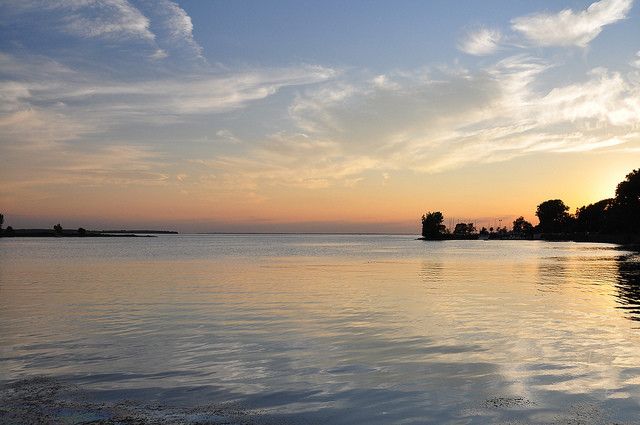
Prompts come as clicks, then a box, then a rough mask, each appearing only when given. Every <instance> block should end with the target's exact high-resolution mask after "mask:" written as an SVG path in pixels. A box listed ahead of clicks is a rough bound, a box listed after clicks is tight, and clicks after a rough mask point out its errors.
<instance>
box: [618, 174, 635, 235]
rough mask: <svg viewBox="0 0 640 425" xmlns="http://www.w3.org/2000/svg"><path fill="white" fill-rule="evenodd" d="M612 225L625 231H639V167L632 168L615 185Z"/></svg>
mask: <svg viewBox="0 0 640 425" xmlns="http://www.w3.org/2000/svg"><path fill="white" fill-rule="evenodd" d="M611 218H612V227H614V228H615V229H616V230H618V231H622V232H625V233H639V232H640V168H639V169H637V170H633V171H632V172H630V173H629V174H627V176H626V177H625V180H623V181H622V182H620V183H619V184H618V187H616V197H615V199H614V205H613V207H612V217H611Z"/></svg>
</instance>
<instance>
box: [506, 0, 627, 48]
mask: <svg viewBox="0 0 640 425" xmlns="http://www.w3.org/2000/svg"><path fill="white" fill-rule="evenodd" d="M632 5H633V0H600V1H597V2H595V3H592V4H591V5H590V6H589V7H588V8H587V9H586V10H582V11H579V12H575V11H573V10H571V9H565V10H562V11H561V12H558V13H540V14H535V15H531V16H524V17H519V18H515V19H513V20H512V21H511V23H512V28H513V29H514V30H515V31H518V32H520V33H522V34H523V35H524V36H525V37H526V38H527V39H529V40H530V41H531V42H532V43H534V44H536V45H539V46H579V47H586V46H587V45H588V44H589V43H590V42H591V40H593V39H594V38H596V37H597V36H598V35H599V34H600V32H602V29H603V27H604V26H605V25H610V24H613V23H614V22H617V21H619V20H621V19H624V18H626V16H627V13H629V11H630V10H631V6H632Z"/></svg>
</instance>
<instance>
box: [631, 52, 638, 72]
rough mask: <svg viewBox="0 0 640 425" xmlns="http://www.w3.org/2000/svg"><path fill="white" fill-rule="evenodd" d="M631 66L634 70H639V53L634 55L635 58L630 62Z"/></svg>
mask: <svg viewBox="0 0 640 425" xmlns="http://www.w3.org/2000/svg"><path fill="white" fill-rule="evenodd" d="M631 65H632V66H635V67H636V68H640V52H638V53H636V57H635V59H634V60H633V62H631Z"/></svg>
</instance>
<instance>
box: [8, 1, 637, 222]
mask: <svg viewBox="0 0 640 425" xmlns="http://www.w3.org/2000/svg"><path fill="white" fill-rule="evenodd" d="M639 9H640V7H639V6H638V5H636V4H634V2H633V0H600V1H596V2H593V1H575V0H574V1H564V2H558V1H553V2H552V1H538V2H530V1H527V2H525V1H485V2H459V3H456V2H451V1H430V2H425V1H393V2H391V1H350V2H344V1H276V2H244V1H175V2H174V1H169V0H160V1H151V0H139V1H135V0H102V1H99V0H61V1H58V2H50V1H44V0H20V1H18V0H3V1H0V100H1V101H2V106H0V154H1V156H2V170H0V177H1V178H2V180H3V182H4V184H3V186H2V187H1V188H0V207H1V208H2V209H3V210H4V211H5V215H6V216H8V217H11V216H13V217H14V220H15V223H17V224H23V225H34V224H36V223H41V222H43V221H45V222H46V221H50V220H55V221H60V220H67V221H68V222H70V223H72V225H75V224H76V223H79V225H80V224H81V225H85V227H86V226H101V225H105V226H106V225H120V224H122V225H123V226H124V225H129V224H130V225H135V224H146V223H152V224H153V223H157V224H158V225H163V224H167V223H168V224H169V225H171V226H175V227H178V228H180V229H184V230H217V231H219V230H236V231H237V230H249V231H287V230H295V231H301V230H314V231H318V230H320V231H336V230H339V231H345V230H354V231H376V230H381V231H407V232H410V231H411V230H412V228H413V227H415V223H414V221H415V217H419V215H420V214H421V212H423V210H426V209H442V210H443V211H445V215H448V216H451V215H453V216H455V217H460V218H462V217H464V218H465V219H467V220H470V219H473V220H476V221H483V220H484V221H490V220H494V219H496V217H504V219H505V220H509V219H510V217H512V216H514V215H520V214H524V215H525V216H528V217H530V216H531V212H532V211H533V210H534V209H535V205H536V203H537V202H540V201H542V200H544V199H546V198H547V197H556V196H557V197H562V198H563V199H566V200H568V202H569V203H570V205H572V207H577V206H579V205H578V204H580V205H581V204H583V203H588V202H593V201H596V200H598V199H599V198H601V197H604V196H610V195H611V192H612V191H613V188H614V187H615V183H616V182H617V181H619V180H620V179H621V178H622V177H623V176H624V175H625V174H626V173H627V172H629V171H630V169H631V168H633V167H634V166H635V165H637V163H638V159H640V139H639V136H638V135H639V134H640V25H639V24H640V11H639ZM585 175H589V176H591V177H590V178H591V180H589V179H587V178H586V176H585ZM558 181H561V182H564V183H563V184H562V185H557V184H554V183H555V182H558ZM479 187H481V188H482V190H481V191H480V190H479ZM479 192H482V193H481V194H479ZM523 192H524V193H526V196H525V195H523ZM123 205H126V206H127V207H126V208H122V206H123ZM194 223H197V224H194Z"/></svg>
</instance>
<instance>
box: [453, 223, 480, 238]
mask: <svg viewBox="0 0 640 425" xmlns="http://www.w3.org/2000/svg"><path fill="white" fill-rule="evenodd" d="M475 231H476V227H475V226H474V225H473V223H458V224H456V227H455V228H454V229H453V234H454V235H460V236H468V235H470V234H472V233H475Z"/></svg>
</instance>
